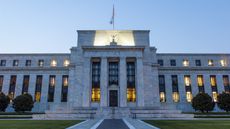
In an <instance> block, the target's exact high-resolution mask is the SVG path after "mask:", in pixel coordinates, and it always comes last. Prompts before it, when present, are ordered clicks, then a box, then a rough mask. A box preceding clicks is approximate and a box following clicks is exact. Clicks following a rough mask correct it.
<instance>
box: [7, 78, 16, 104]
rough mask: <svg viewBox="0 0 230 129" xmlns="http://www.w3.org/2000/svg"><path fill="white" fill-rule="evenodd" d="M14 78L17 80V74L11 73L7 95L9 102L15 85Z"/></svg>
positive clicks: (12, 96) (12, 97)
mask: <svg viewBox="0 0 230 129" xmlns="http://www.w3.org/2000/svg"><path fill="white" fill-rule="evenodd" d="M16 80H17V76H16V75H12V76H11V77H10V87H9V92H8V96H9V98H10V101H11V102H12V100H13V99H14V94H15V87H16Z"/></svg>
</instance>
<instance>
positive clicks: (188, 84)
mask: <svg viewBox="0 0 230 129" xmlns="http://www.w3.org/2000/svg"><path fill="white" fill-rule="evenodd" d="M184 83H185V86H191V79H190V76H189V75H185V76H184Z"/></svg>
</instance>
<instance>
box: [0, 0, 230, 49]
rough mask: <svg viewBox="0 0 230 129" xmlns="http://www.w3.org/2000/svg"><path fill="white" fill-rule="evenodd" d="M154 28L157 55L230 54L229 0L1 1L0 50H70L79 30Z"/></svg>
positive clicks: (153, 35)
mask: <svg viewBox="0 0 230 129" xmlns="http://www.w3.org/2000/svg"><path fill="white" fill-rule="evenodd" d="M113 3H115V29H119V30H120V29H121V30H137V29H141V30H145V29H147V30H151V32H150V39H151V46H155V47H156V48H157V49H158V51H157V52H158V53H230V0H0V45H1V46H0V53H69V52H70V51H69V49H70V48H71V47H72V46H76V44H77V33H76V30H84V29H86V30H94V29H95V30H97V29H98V30H103V29H106V30H111V29H112V26H111V25H110V24H109V21H110V19H111V16H112V6H113Z"/></svg>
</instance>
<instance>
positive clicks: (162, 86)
mask: <svg viewBox="0 0 230 129" xmlns="http://www.w3.org/2000/svg"><path fill="white" fill-rule="evenodd" d="M159 92H160V102H166V98H165V76H164V75H159Z"/></svg>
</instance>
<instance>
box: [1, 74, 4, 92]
mask: <svg viewBox="0 0 230 129" xmlns="http://www.w3.org/2000/svg"><path fill="white" fill-rule="evenodd" d="M3 79H4V76H2V75H1V76H0V92H2V86H3Z"/></svg>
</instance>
